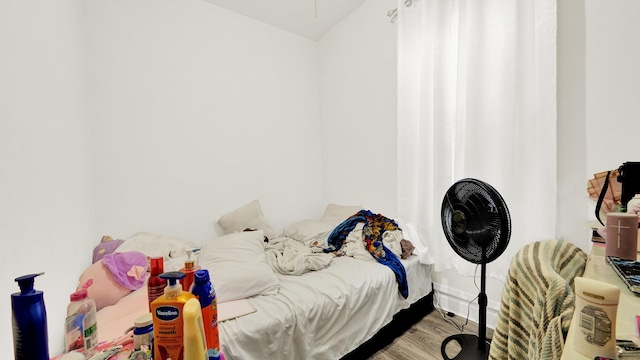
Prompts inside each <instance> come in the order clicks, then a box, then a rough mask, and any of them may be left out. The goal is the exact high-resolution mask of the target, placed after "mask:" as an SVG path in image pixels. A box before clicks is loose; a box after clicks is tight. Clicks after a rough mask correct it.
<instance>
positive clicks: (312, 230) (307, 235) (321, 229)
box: [282, 220, 334, 245]
mask: <svg viewBox="0 0 640 360" xmlns="http://www.w3.org/2000/svg"><path fill="white" fill-rule="evenodd" d="M333 228H334V226H332V225H330V224H328V223H326V222H324V221H319V220H302V221H298V222H296V223H293V224H291V225H289V226H287V227H286V228H284V230H283V231H282V235H283V236H286V237H290V238H292V239H294V240H297V241H300V242H301V243H304V244H307V245H309V244H308V243H309V242H311V241H316V240H319V239H323V238H324V239H325V240H326V238H327V237H329V234H330V233H331V230H333Z"/></svg>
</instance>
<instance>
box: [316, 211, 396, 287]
mask: <svg viewBox="0 0 640 360" xmlns="http://www.w3.org/2000/svg"><path fill="white" fill-rule="evenodd" d="M359 223H364V228H363V229H362V236H363V237H364V239H363V240H364V242H365V248H366V249H367V251H368V252H369V254H371V256H373V258H374V259H376V261H377V262H378V263H380V264H382V265H385V266H388V267H389V268H390V269H391V270H393V272H394V273H395V275H396V280H397V281H398V290H399V291H400V294H401V295H402V297H404V298H405V299H406V298H407V297H408V296H409V286H408V284H407V273H406V271H405V269H404V266H403V265H402V262H400V259H398V257H397V256H396V255H395V254H394V253H393V252H391V251H390V250H389V249H387V247H386V246H384V244H383V243H382V235H383V234H384V233H385V231H393V230H399V228H398V224H396V222H395V221H393V220H392V219H389V218H387V217H384V216H382V215H380V214H373V213H372V212H371V211H369V210H360V211H358V212H357V213H355V214H354V215H351V216H350V217H349V218H348V219H347V220H345V221H343V222H342V223H340V224H339V225H338V226H336V227H335V228H334V229H333V231H331V234H329V239H328V242H329V247H328V248H326V249H324V252H336V251H338V250H340V248H341V247H342V244H343V243H344V240H345V239H346V238H347V235H349V233H350V232H351V231H352V230H353V229H354V228H355V227H356V225H357V224H359Z"/></svg>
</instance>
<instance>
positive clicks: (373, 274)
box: [219, 255, 431, 360]
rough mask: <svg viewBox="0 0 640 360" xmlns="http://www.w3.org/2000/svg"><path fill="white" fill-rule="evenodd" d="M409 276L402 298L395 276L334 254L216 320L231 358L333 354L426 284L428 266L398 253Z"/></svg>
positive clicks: (420, 293)
mask: <svg viewBox="0 0 640 360" xmlns="http://www.w3.org/2000/svg"><path fill="white" fill-rule="evenodd" d="M402 262H403V264H404V266H405V269H406V272H407V279H408V283H409V297H408V298H407V299H403V298H402V296H401V295H400V293H399V291H398V283H397V281H396V279H395V275H394V273H393V271H392V270H391V269H389V268H388V267H386V266H384V265H381V264H378V263H377V262H375V261H364V260H359V259H355V258H352V257H338V258H335V259H333V261H332V262H331V264H330V265H329V266H328V267H327V268H325V269H322V270H319V271H311V272H307V273H304V274H303V275H300V276H290V275H280V274H278V278H279V280H280V285H281V288H280V292H279V293H278V294H277V295H269V296H258V297H254V298H250V299H249V301H250V302H251V304H252V305H253V306H254V307H255V308H256V310H257V311H256V312H255V313H252V314H249V315H245V316H242V317H239V318H236V319H233V320H228V321H225V322H222V323H221V324H220V327H219V329H220V342H221V344H222V350H223V352H224V354H225V356H226V357H227V359H230V360H234V359H237V360H250V359H296V360H297V359H317V360H320V359H332V360H334V359H339V358H340V357H342V356H344V355H346V354H347V353H349V352H350V351H352V350H353V349H355V348H357V347H358V346H359V345H360V344H362V343H363V342H365V341H366V340H368V339H369V338H370V337H371V336H373V335H374V334H375V333H376V332H377V331H378V330H379V329H380V328H382V327H383V326H384V325H386V324H387V323H389V322H390V321H391V319H392V317H393V315H394V314H395V313H397V312H398V311H399V310H401V309H405V308H408V307H409V305H411V304H412V303H414V302H415V301H417V300H418V299H420V298H422V297H424V296H425V295H427V294H428V293H429V292H430V291H431V277H430V269H429V267H428V266H427V265H423V264H420V263H419V261H418V257H417V256H415V255H412V256H410V257H409V258H408V259H407V260H402Z"/></svg>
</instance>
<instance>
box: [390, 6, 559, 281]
mask: <svg viewBox="0 0 640 360" xmlns="http://www.w3.org/2000/svg"><path fill="white" fill-rule="evenodd" d="M405 3H408V2H406V1H404V0H400V1H399V2H398V10H399V15H398V26H399V29H398V34H399V39H398V53H399V58H398V71H399V73H398V81H399V84H398V98H399V102H398V192H399V203H398V212H399V217H400V219H401V221H402V222H403V223H404V226H405V230H406V231H407V232H408V233H409V236H410V238H412V239H413V240H414V242H415V243H416V247H417V249H418V251H419V254H420V257H421V259H422V261H423V262H425V263H432V264H435V269H436V270H437V271H440V270H444V269H447V268H450V267H455V268H457V269H458V271H459V272H460V273H461V274H465V275H472V274H473V272H474V270H475V268H476V265H475V264H472V263H470V262H468V261H466V260H464V259H462V258H461V257H460V256H458V255H457V254H456V253H455V252H453V250H452V248H451V246H450V245H449V243H448V241H447V239H446V238H445V236H444V232H443V230H442V225H441V216H440V211H441V205H442V200H443V197H444V194H445V193H446V191H447V189H448V188H449V187H450V186H451V185H452V184H453V183H454V182H456V181H457V180H460V179H462V178H466V177H471V178H476V179H479V180H482V181H484V182H487V183H488V184H490V185H492V186H493V187H494V188H495V189H496V190H497V191H498V192H499V193H500V194H501V195H502V196H503V198H504V199H505V202H506V203H507V206H508V208H509V210H510V213H511V220H512V233H511V241H510V243H509V246H508V247H507V250H506V251H505V252H504V253H503V254H502V255H501V256H500V257H499V258H498V259H497V260H495V261H493V262H491V263H490V264H489V265H488V267H487V275H488V276H492V277H496V278H498V279H502V280H504V278H505V276H506V273H507V269H508V265H509V262H510V260H511V258H512V256H513V255H514V254H515V252H516V251H517V250H519V249H520V248H521V247H522V246H523V245H525V244H527V243H530V242H533V241H537V240H547V239H553V238H555V236H556V25H557V22H556V19H557V18H556V0H482V1H478V0H468V1H464V0H414V1H412V2H411V3H412V4H411V6H406V4H405Z"/></svg>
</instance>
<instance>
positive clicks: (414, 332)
mask: <svg viewBox="0 0 640 360" xmlns="http://www.w3.org/2000/svg"><path fill="white" fill-rule="evenodd" d="M450 319H453V320H454V321H455V322H456V323H457V324H458V325H462V324H464V323H465V321H466V320H465V319H464V318H462V317H459V316H454V317H451V318H450ZM460 333H461V332H460V330H458V329H456V327H455V326H453V325H452V324H450V323H448V322H447V321H445V320H444V319H443V318H442V315H441V313H440V311H438V310H437V309H436V310H434V311H432V312H431V313H430V314H428V315H427V316H425V317H424V318H423V319H422V320H421V321H420V322H418V323H417V324H415V325H413V326H412V327H411V328H410V329H409V330H407V331H406V332H405V333H404V334H403V335H402V336H400V337H398V338H397V339H395V340H394V341H393V343H391V344H390V345H388V346H386V347H385V348H384V349H382V350H380V351H378V352H377V353H375V354H374V355H373V356H372V357H371V358H370V359H372V360H422V359H425V360H426V359H442V355H441V353H440V345H441V344H442V341H443V340H444V339H446V338H447V337H448V336H450V335H455V334H460ZM464 333H472V334H476V335H477V334H478V325H477V324H476V323H473V322H471V321H469V324H467V325H466V326H465V327H464ZM492 336H493V331H492V330H491V329H487V338H489V339H490V338H491V337H492ZM459 351H460V347H459V346H458V345H457V343H455V342H451V343H449V345H447V348H446V353H447V356H448V357H449V358H453V357H454V356H455V355H456V354H457V353H458V352H459Z"/></svg>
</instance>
